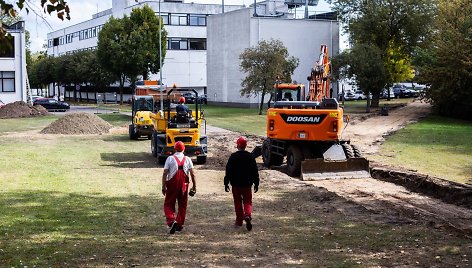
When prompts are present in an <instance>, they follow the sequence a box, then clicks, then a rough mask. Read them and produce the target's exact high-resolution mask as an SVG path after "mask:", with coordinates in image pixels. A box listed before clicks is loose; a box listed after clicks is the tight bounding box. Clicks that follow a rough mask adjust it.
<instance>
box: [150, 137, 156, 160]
mask: <svg viewBox="0 0 472 268" xmlns="http://www.w3.org/2000/svg"><path fill="white" fill-rule="evenodd" d="M151 153H152V156H154V157H157V134H156V133H152V135H151Z"/></svg>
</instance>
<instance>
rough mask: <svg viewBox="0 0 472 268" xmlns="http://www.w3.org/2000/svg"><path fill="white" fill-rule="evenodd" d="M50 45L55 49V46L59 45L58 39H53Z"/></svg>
mask: <svg viewBox="0 0 472 268" xmlns="http://www.w3.org/2000/svg"><path fill="white" fill-rule="evenodd" d="M52 45H53V46H55V47H57V46H58V45H59V37H57V38H54V39H53V40H52Z"/></svg>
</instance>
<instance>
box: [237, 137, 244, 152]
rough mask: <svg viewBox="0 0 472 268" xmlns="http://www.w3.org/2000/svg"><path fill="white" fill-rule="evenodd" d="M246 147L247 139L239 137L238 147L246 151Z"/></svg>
mask: <svg viewBox="0 0 472 268" xmlns="http://www.w3.org/2000/svg"><path fill="white" fill-rule="evenodd" d="M246 145H247V139H246V137H243V136H241V137H239V138H238V140H237V141H236V146H237V147H238V148H242V149H244V148H246Z"/></svg>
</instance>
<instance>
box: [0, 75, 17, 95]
mask: <svg viewBox="0 0 472 268" xmlns="http://www.w3.org/2000/svg"><path fill="white" fill-rule="evenodd" d="M0 92H15V72H0Z"/></svg>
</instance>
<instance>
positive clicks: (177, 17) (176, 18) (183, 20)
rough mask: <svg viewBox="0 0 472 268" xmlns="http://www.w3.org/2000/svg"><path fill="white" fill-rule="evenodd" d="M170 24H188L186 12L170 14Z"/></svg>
mask: <svg viewBox="0 0 472 268" xmlns="http://www.w3.org/2000/svg"><path fill="white" fill-rule="evenodd" d="M170 24H171V25H188V23H187V14H172V15H170Z"/></svg>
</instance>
